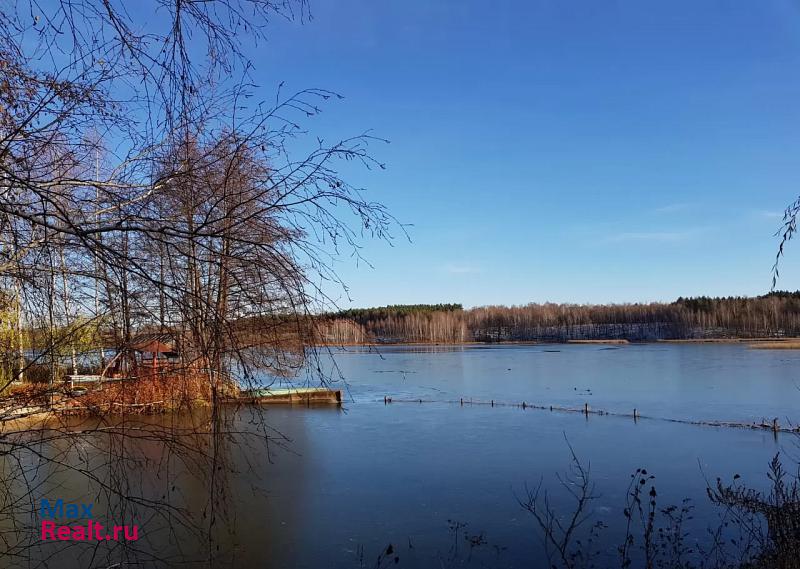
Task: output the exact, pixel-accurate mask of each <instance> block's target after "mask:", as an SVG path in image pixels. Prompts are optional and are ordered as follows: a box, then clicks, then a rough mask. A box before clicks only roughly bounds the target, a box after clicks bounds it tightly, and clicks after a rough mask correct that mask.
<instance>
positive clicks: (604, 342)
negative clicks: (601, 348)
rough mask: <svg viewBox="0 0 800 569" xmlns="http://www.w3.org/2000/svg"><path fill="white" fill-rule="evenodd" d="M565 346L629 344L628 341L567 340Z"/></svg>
mask: <svg viewBox="0 0 800 569" xmlns="http://www.w3.org/2000/svg"><path fill="white" fill-rule="evenodd" d="M567 344H630V342H629V341H628V340H567Z"/></svg>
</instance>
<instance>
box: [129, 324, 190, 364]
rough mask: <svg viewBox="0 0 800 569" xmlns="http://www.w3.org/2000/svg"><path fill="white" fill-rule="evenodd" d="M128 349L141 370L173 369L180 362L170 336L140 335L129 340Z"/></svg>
mask: <svg viewBox="0 0 800 569" xmlns="http://www.w3.org/2000/svg"><path fill="white" fill-rule="evenodd" d="M129 349H130V350H131V351H132V352H133V357H134V361H135V362H136V365H137V366H138V367H143V368H152V369H154V370H155V369H159V368H162V369H164V368H166V369H169V368H173V367H175V366H177V365H178V364H179V363H180V361H181V356H180V352H179V351H178V349H177V347H176V343H175V340H174V337H173V336H172V334H169V333H164V334H140V335H138V336H136V337H135V338H134V339H133V340H131V343H130V346H129Z"/></svg>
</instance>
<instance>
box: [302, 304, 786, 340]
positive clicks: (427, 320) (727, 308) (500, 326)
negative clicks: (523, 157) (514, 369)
mask: <svg viewBox="0 0 800 569" xmlns="http://www.w3.org/2000/svg"><path fill="white" fill-rule="evenodd" d="M317 326H318V328H319V334H320V337H321V339H322V340H325V341H328V342H331V343H334V344H358V343H367V342H378V343H413V342H422V343H459V342H513V341H549V342H564V341H569V340H629V341H648V340H667V339H675V340H678V339H711V338H772V337H796V336H800V291H797V292H784V291H776V292H771V293H769V294H765V295H762V296H758V297H694V298H683V297H681V298H678V299H677V300H675V301H674V302H670V303H663V302H652V303H636V304H606V305H599V304H598V305H582V304H557V303H544V304H536V303H531V304H527V305H524V306H482V307H476V308H470V309H463V308H462V307H461V305H458V304H447V305H406V306H386V307H380V308H372V309H356V310H349V311H343V312H337V313H332V314H326V315H323V316H322V317H319V319H318V324H317Z"/></svg>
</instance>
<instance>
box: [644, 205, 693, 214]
mask: <svg viewBox="0 0 800 569" xmlns="http://www.w3.org/2000/svg"><path fill="white" fill-rule="evenodd" d="M690 207H692V204H688V203H673V204H667V205H665V206H661V207H657V208H656V209H654V210H653V211H654V212H655V213H676V212H679V211H684V210H687V209H689V208H690Z"/></svg>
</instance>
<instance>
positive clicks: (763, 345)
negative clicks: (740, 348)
mask: <svg viewBox="0 0 800 569" xmlns="http://www.w3.org/2000/svg"><path fill="white" fill-rule="evenodd" d="M750 347H751V348H754V349H756V350H800V339H797V338H792V339H787V340H772V341H765V342H754V343H752V344H750Z"/></svg>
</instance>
